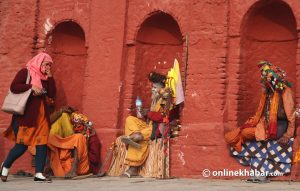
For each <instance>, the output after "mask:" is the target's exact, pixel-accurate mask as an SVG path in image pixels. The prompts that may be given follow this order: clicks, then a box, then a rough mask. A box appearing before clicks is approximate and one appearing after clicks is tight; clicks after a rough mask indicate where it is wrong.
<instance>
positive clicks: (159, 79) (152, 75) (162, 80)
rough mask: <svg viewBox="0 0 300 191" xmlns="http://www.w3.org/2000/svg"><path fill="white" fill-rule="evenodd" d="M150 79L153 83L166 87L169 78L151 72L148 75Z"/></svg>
mask: <svg viewBox="0 0 300 191" xmlns="http://www.w3.org/2000/svg"><path fill="white" fill-rule="evenodd" d="M148 79H149V80H150V81H151V82H152V83H159V84H161V85H162V86H163V87H164V86H165V83H166V79H167V77H166V76H165V75H163V74H160V73H157V72H150V73H149V75H148Z"/></svg>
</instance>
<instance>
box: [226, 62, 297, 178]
mask: <svg viewBox="0 0 300 191" xmlns="http://www.w3.org/2000/svg"><path fill="white" fill-rule="evenodd" d="M258 66H259V68H260V71H261V84H262V85H263V88H264V90H263V92H262V95H261V98H260V102H259V106H258V109H257V111H256V113H255V115H254V116H253V117H250V118H249V119H248V120H247V121H246V122H245V123H244V124H243V125H242V126H241V127H240V128H237V129H234V130H232V131H230V132H228V133H226V134H225V140H226V142H227V143H228V144H229V145H230V146H231V147H232V148H234V150H235V152H236V154H234V155H235V156H238V157H240V158H239V159H241V158H243V159H242V160H244V162H245V161H246V160H248V159H247V157H248V158H249V156H251V155H252V154H253V158H252V159H251V161H250V162H249V164H250V163H251V165H256V164H258V163H260V162H261V161H262V160H265V162H262V163H261V164H259V165H258V166H256V167H255V169H256V168H259V169H260V170H261V169H263V168H264V169H265V170H264V171H266V170H267V168H269V167H272V169H274V168H276V170H279V171H280V172H281V173H287V172H289V171H288V170H286V169H288V168H290V167H285V164H287V165H286V166H288V165H290V158H291V149H292V147H291V145H292V139H291V138H293V137H294V132H295V108H294V107H295V104H294V97H293V93H292V90H291V84H290V83H289V82H288V81H287V80H286V73H285V72H284V71H283V70H282V69H280V68H279V67H276V66H274V65H272V64H271V63H270V62H267V61H261V62H259V65H258ZM247 141H250V143H248V145H245V144H244V143H246V142H247ZM256 141H257V142H256ZM259 141H260V142H259ZM278 143H279V144H278ZM242 146H243V147H242ZM253 148H257V149H255V150H254V149H253ZM257 153H258V154H259V156H260V157H258V158H259V159H257V156H258V155H257ZM275 156H278V157H277V158H275V159H274V157H275ZM251 157H252V156H251ZM279 159H280V160H279ZM255 160H257V162H255ZM266 164H267V165H266ZM262 167H263V168H262Z"/></svg>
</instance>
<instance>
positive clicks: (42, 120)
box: [3, 102, 50, 147]
mask: <svg viewBox="0 0 300 191" xmlns="http://www.w3.org/2000/svg"><path fill="white" fill-rule="evenodd" d="M49 131H50V130H49V125H48V123H47V119H46V117H45V108H44V103H43V102H42V103H41V106H40V110H39V115H38V119H37V125H36V127H27V126H19V130H18V134H17V136H15V134H14V132H13V129H12V126H9V127H8V129H6V131H4V132H3V135H4V137H6V138H8V139H9V140H12V141H16V143H17V144H24V145H28V146H34V147H35V146H36V145H46V144H47V141H48V135H49Z"/></svg>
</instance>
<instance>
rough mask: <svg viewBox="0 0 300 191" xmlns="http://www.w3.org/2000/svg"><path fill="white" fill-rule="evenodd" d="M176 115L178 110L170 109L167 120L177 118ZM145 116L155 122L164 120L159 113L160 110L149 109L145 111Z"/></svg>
mask: <svg viewBox="0 0 300 191" xmlns="http://www.w3.org/2000/svg"><path fill="white" fill-rule="evenodd" d="M177 115H178V111H177V110H176V109H172V110H170V111H169V121H172V120H174V119H177V118H178V117H177ZM147 117H148V118H149V119H150V120H151V121H154V122H157V123H162V122H164V121H163V119H164V116H163V115H162V114H161V112H155V111H149V112H148V113H147Z"/></svg>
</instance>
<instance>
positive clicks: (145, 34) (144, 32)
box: [133, 12, 184, 107]
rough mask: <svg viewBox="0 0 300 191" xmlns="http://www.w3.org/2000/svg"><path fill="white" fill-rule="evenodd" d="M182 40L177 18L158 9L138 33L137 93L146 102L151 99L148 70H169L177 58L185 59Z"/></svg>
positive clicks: (162, 71) (135, 89)
mask: <svg viewBox="0 0 300 191" xmlns="http://www.w3.org/2000/svg"><path fill="white" fill-rule="evenodd" d="M182 52H183V40H182V33H181V31H180V27H179V25H178V23H177V21H176V20H175V19H174V18H173V17H172V16H171V15H169V14H166V13H164V12H156V13H154V14H152V16H150V17H148V18H147V19H146V20H145V21H144V22H143V23H142V25H141V27H140V29H139V31H138V33H137V37H136V53H135V54H136V57H135V79H134V83H135V84H134V90H133V91H134V92H133V95H134V97H136V96H140V97H141V98H142V100H144V103H145V106H146V107H149V106H150V103H151V86H150V83H149V82H148V74H149V73H150V72H151V71H156V72H159V73H162V74H166V73H167V71H168V70H169V69H170V68H171V67H172V66H173V63H174V59H175V58H177V59H178V60H179V62H180V64H181V71H183V68H184V66H183V63H182V61H181V60H182Z"/></svg>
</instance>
